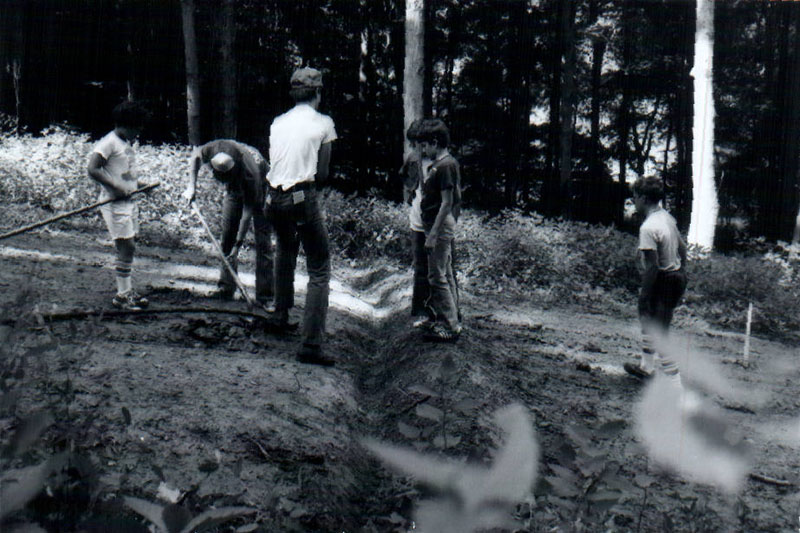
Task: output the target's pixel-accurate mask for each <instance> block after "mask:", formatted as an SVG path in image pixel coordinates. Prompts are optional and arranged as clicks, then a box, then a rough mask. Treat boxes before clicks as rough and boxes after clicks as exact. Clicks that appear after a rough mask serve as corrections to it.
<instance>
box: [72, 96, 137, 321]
mask: <svg viewBox="0 0 800 533" xmlns="http://www.w3.org/2000/svg"><path fill="white" fill-rule="evenodd" d="M112 117H113V119H114V130H113V131H111V132H109V133H108V134H107V135H106V136H105V137H103V138H102V139H100V140H99V141H98V142H97V144H95V145H94V149H93V150H92V154H91V155H90V156H89V164H88V169H87V170H88V173H89V176H90V177H91V178H92V179H94V180H95V181H96V182H98V183H100V184H101V185H102V190H101V191H100V197H99V198H98V201H101V202H102V201H106V200H109V199H112V198H115V199H116V200H115V201H113V202H111V203H108V204H105V205H103V206H102V207H100V213H101V214H102V215H103V220H104V221H105V223H106V227H107V228H108V232H109V234H110V235H111V238H112V239H113V240H114V247H115V248H116V260H115V264H114V270H115V274H116V283H117V294H116V295H115V296H114V299H113V300H112V301H111V303H112V305H113V306H114V307H117V308H119V309H129V310H140V309H144V308H145V307H147V305H148V303H149V302H148V301H147V298H144V297H143V296H141V295H140V294H139V293H138V292H136V291H135V290H134V289H133V287H132V282H131V271H132V269H133V255H134V252H135V250H136V247H135V244H134V238H135V237H136V234H137V233H138V231H139V221H138V218H139V211H138V208H137V205H136V201H135V200H133V199H131V198H129V195H130V194H131V193H132V192H133V191H135V190H136V189H137V188H139V187H140V186H141V185H142V184H141V183H140V182H139V180H138V179H137V177H136V162H135V152H134V150H133V147H132V146H131V142H132V141H134V140H135V139H136V137H138V135H139V133H140V132H141V131H142V127H143V125H144V122H145V119H146V117H147V111H146V110H145V109H144V108H143V107H142V106H141V105H140V104H138V103H136V102H131V101H126V102H122V103H121V104H119V105H117V106H116V107H115V108H114V110H113V112H112Z"/></svg>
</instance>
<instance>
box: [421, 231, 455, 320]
mask: <svg viewBox="0 0 800 533" xmlns="http://www.w3.org/2000/svg"><path fill="white" fill-rule="evenodd" d="M453 226H455V224H453ZM425 250H426V252H427V255H428V284H429V285H430V297H429V298H428V307H430V308H432V310H433V313H434V315H435V317H436V319H437V320H442V321H444V322H445V323H446V324H447V326H448V327H450V328H454V327H456V326H457V325H458V323H459V312H458V305H459V302H458V286H457V285H456V279H455V274H454V272H453V234H452V231H446V230H443V231H442V235H440V236H439V239H438V240H437V241H436V244H435V245H434V246H433V248H426V249H425Z"/></svg>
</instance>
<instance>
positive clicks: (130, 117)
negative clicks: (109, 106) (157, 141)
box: [111, 100, 148, 129]
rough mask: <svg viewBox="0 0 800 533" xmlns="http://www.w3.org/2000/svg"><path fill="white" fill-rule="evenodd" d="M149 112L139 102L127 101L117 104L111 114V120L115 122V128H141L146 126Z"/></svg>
mask: <svg viewBox="0 0 800 533" xmlns="http://www.w3.org/2000/svg"><path fill="white" fill-rule="evenodd" d="M147 116H148V112H147V109H145V107H144V106H143V105H142V104H140V103H139V102H134V101H131V100H125V101H124V102H122V103H120V104H117V106H116V107H115V108H114V110H113V111H112V112H111V118H112V119H113V120H114V126H121V127H123V128H139V129H141V128H142V127H143V126H144V123H145V122H146V121H147Z"/></svg>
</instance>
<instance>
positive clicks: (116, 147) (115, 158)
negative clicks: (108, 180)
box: [92, 131, 137, 212]
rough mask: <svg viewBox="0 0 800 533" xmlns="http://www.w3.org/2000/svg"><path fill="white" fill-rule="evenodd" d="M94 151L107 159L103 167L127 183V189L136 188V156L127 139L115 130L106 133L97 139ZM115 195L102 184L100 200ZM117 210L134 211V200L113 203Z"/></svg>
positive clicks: (132, 189) (117, 178)
mask: <svg viewBox="0 0 800 533" xmlns="http://www.w3.org/2000/svg"><path fill="white" fill-rule="evenodd" d="M92 152H93V153H96V154H100V155H101V156H103V159H105V160H106V164H105V165H104V166H103V168H104V169H105V170H106V172H108V173H109V174H110V175H111V177H113V178H114V179H115V180H119V181H122V182H123V183H124V184H125V190H127V191H128V192H133V191H135V190H136V184H137V180H136V156H135V153H134V151H133V147H132V146H131V145H130V143H128V142H127V141H124V140H122V139H121V138H120V137H119V135H117V134H116V133H115V132H114V131H112V132H110V133H108V134H106V136H105V137H103V138H102V139H100V140H99V141H97V144H95V145H94V149H93V150H92ZM113 197H114V195H113V194H112V193H111V192H110V191H109V190H108V189H107V188H106V186H105V185H103V186H102V190H101V191H100V196H99V198H98V201H99V202H102V201H105V200H108V199H110V198H113ZM111 205H112V206H113V208H114V211H115V212H121V211H132V210H133V205H134V202H133V200H121V201H118V202H113V203H112V204H111Z"/></svg>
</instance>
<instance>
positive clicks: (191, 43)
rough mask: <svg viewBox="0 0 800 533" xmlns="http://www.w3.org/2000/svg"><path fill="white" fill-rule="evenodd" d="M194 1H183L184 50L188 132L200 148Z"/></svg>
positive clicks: (198, 77)
mask: <svg viewBox="0 0 800 533" xmlns="http://www.w3.org/2000/svg"><path fill="white" fill-rule="evenodd" d="M194 13H195V7H194V0H181V15H182V22H183V50H184V55H185V58H186V119H187V122H186V126H187V128H186V131H187V135H188V139H189V144H191V145H193V146H198V145H199V144H200V142H201V137H200V67H199V63H198V60H197V38H196V36H195V25H194Z"/></svg>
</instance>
